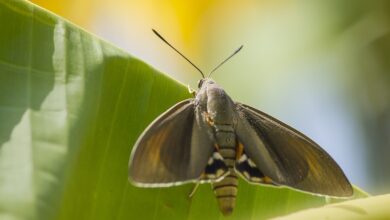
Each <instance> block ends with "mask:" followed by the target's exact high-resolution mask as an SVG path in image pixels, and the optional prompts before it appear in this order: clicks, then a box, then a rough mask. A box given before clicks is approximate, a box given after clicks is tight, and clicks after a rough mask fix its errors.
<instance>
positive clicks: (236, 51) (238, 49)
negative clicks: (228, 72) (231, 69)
mask: <svg viewBox="0 0 390 220" xmlns="http://www.w3.org/2000/svg"><path fill="white" fill-rule="evenodd" d="M243 47H244V45H241V46H240V47H239V48H237V50H235V51H234V52H233V53H232V54H231V55H230V56H229V57H228V58H226V59H225V60H224V61H222V62H221V63H220V64H219V65H218V66H216V67H215V68H214V69H213V70H211V72H210V74H209V75H208V76H207V78H209V77H210V76H211V74H212V73H213V72H215V70H217V69H218V68H219V67H220V66H222V65H223V64H224V63H226V61H228V60H229V59H230V58H232V57H233V56H234V55H236V54H237V53H238V52H240V50H241V49H242V48H243Z"/></svg>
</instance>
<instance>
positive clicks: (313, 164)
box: [236, 103, 353, 196]
mask: <svg viewBox="0 0 390 220" xmlns="http://www.w3.org/2000/svg"><path fill="white" fill-rule="evenodd" d="M236 107H237V111H238V115H239V122H238V124H240V125H239V126H240V127H241V129H243V130H249V131H250V132H249V133H250V134H251V135H253V134H254V135H255V136H256V137H251V136H250V135H242V132H241V135H240V134H238V138H239V140H240V139H241V140H240V141H242V143H243V144H244V149H245V151H246V153H247V155H248V157H249V158H251V159H252V160H253V161H254V163H255V164H256V166H257V167H258V168H259V169H260V170H261V171H262V172H263V173H264V174H265V175H266V176H268V177H270V178H271V179H272V181H273V182H275V183H276V184H281V185H287V186H290V187H292V188H296V189H299V190H303V191H308V192H312V193H318V194H323V195H330V196H351V195H352V194H353V189H352V186H351V184H350V183H349V181H348V179H347V178H346V177H345V175H344V173H343V171H342V170H341V168H340V167H339V166H338V165H337V163H336V162H335V161H334V160H333V159H332V158H331V156H330V155H329V154H328V153H326V152H325V151H324V150H323V149H322V148H321V147H320V146H319V145H318V144H316V143H315V142H314V141H312V140H311V139H309V138H308V137H306V136H305V135H303V134H302V133H300V132H299V131H297V130H295V129H293V128H291V127H290V126H288V125H286V124H284V123H283V122H281V121H279V120H277V119H275V118H273V117H271V116H269V115H267V114H265V113H263V112H261V111H259V110H257V109H255V108H252V107H250V106H247V105H245V104H239V103H237V104H236ZM244 132H245V131H244ZM240 136H241V137H240ZM246 139H249V141H248V140H246ZM250 139H255V140H256V141H257V142H258V140H257V139H260V140H261V143H260V144H259V145H251V144H252V143H256V141H253V140H252V141H251V140H250ZM262 152H266V153H267V155H268V156H269V157H271V160H272V161H274V162H273V163H272V164H271V166H269V165H268V166H264V162H263V161H260V159H261V157H259V156H258V155H259V154H261V153H262ZM267 159H269V158H267Z"/></svg>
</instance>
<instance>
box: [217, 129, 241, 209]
mask: <svg viewBox="0 0 390 220" xmlns="http://www.w3.org/2000/svg"><path fill="white" fill-rule="evenodd" d="M214 129H215V137H216V141H217V149H218V152H219V153H220V154H221V156H222V157H223V161H224V163H225V164H226V166H227V168H228V169H229V175H227V176H225V177H224V178H223V179H222V180H221V181H219V182H214V183H213V184H212V187H213V190H214V193H215V197H216V198H217V201H218V206H219V209H220V210H221V212H222V214H223V215H229V214H231V213H232V212H233V209H234V207H235V203H236V196H237V186H238V177H237V175H236V173H235V171H234V165H235V163H236V153H237V150H236V136H235V133H234V130H233V127H232V126H231V125H229V124H223V125H221V124H216V125H214Z"/></svg>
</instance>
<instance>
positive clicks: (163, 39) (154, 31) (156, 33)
mask: <svg viewBox="0 0 390 220" xmlns="http://www.w3.org/2000/svg"><path fill="white" fill-rule="evenodd" d="M152 31H153V33H154V34H155V35H157V37H158V38H160V39H161V40H162V41H164V42H165V43H166V44H167V45H168V46H170V47H171V48H172V49H173V50H174V51H176V52H177V53H178V54H180V56H182V57H183V58H184V59H186V60H187V61H188V62H189V63H190V64H191V65H192V66H193V67H195V69H197V70H198V71H199V72H200V74H202V78H203V79H204V74H203V72H202V70H200V69H199V68H198V67H197V66H196V65H195V64H194V63H192V62H191V61H190V60H189V59H188V58H187V57H186V56H184V55H183V54H182V53H180V51H178V50H177V49H176V48H175V47H174V46H172V45H171V44H170V43H169V42H168V41H167V40H165V38H163V37H162V36H161V35H160V34H159V33H158V32H157V31H156V30H154V29H152Z"/></svg>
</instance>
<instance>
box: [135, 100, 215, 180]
mask: <svg viewBox="0 0 390 220" xmlns="http://www.w3.org/2000/svg"><path fill="white" fill-rule="evenodd" d="M209 129H210V128H208V126H207V125H206V124H205V122H204V120H203V119H202V118H201V113H200V112H199V111H198V110H197V108H196V107H195V105H194V102H193V99H187V100H184V101H182V102H179V103H177V104H176V105H175V106H173V107H172V108H170V109H168V110H167V111H166V112H164V113H163V114H162V115H160V116H159V117H158V118H157V119H156V120H155V121H153V122H152V123H151V124H150V125H149V127H148V128H146V129H145V131H144V132H143V134H142V135H141V136H140V138H139V139H138V140H137V142H136V144H135V146H134V147H133V151H132V154H131V157H130V161H129V179H130V181H131V182H132V183H133V184H135V185H137V186H141V187H164V186H171V185H178V184H182V183H185V182H189V181H195V180H198V179H200V178H201V175H202V174H203V172H204V171H205V169H206V166H207V162H208V160H209V158H210V157H211V156H212V154H213V151H214V143H215V142H213V139H212V136H211V135H210V133H209V132H210V131H209Z"/></svg>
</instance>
